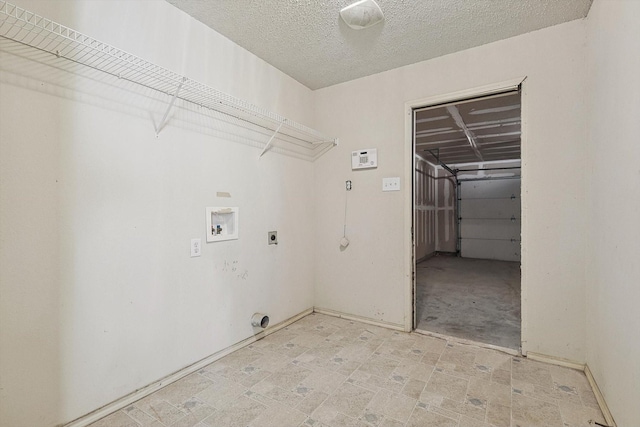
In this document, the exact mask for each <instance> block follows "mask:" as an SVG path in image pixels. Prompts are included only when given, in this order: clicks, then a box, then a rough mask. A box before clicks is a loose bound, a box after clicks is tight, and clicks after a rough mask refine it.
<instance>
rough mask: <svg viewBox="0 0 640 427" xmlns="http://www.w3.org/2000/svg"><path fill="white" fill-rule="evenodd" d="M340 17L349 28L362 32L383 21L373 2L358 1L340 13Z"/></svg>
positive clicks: (379, 10) (382, 15)
mask: <svg viewBox="0 0 640 427" xmlns="http://www.w3.org/2000/svg"><path fill="white" fill-rule="evenodd" d="M340 17H341V18H342V20H343V21H344V22H345V24H347V25H348V26H349V27H350V28H353V29H354V30H362V29H364V28H369V27H371V26H373V25H376V24H377V23H379V22H382V21H383V20H384V14H383V13H382V9H380V6H378V3H376V2H375V1H374V0H360V1H357V2H355V3H353V4H352V5H349V6H347V7H345V8H344V9H342V10H341V11H340Z"/></svg>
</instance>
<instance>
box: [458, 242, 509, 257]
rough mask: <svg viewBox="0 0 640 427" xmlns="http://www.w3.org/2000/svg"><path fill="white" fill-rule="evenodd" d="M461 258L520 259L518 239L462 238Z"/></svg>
mask: <svg viewBox="0 0 640 427" xmlns="http://www.w3.org/2000/svg"><path fill="white" fill-rule="evenodd" d="M460 249H461V253H460V254H461V255H462V257H463V258H479V259H497V260H502V261H518V262H519V261H520V241H513V242H512V241H510V240H484V239H481V240H476V239H462V245H461V248H460Z"/></svg>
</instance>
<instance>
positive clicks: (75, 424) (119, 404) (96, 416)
mask: <svg viewBox="0 0 640 427" xmlns="http://www.w3.org/2000/svg"><path fill="white" fill-rule="evenodd" d="M313 311H314V309H313V308H308V309H306V310H305V311H303V312H301V313H298V314H296V315H295V316H293V317H290V318H289V319H286V320H284V321H282V322H280V323H278V324H276V325H273V326H270V327H269V328H268V329H266V330H264V331H261V332H259V333H257V334H255V335H253V336H251V337H249V338H246V339H244V340H242V341H240V342H238V343H236V344H233V345H231V346H229V347H226V348H224V349H222V350H220V351H217V352H215V353H213V354H212V355H210V356H207V357H205V358H204V359H202V360H199V361H197V362H196V363H194V364H192V365H189V366H187V367H185V368H182V369H180V370H179V371H177V372H174V373H173V374H170V375H167V376H166V377H164V378H162V379H160V380H158V381H156V382H154V383H151V384H149V385H148V386H146V387H143V388H141V389H139V390H136V391H134V392H133V393H130V394H128V395H126V396H124V397H122V398H120V399H118V400H116V401H114V402H111V403H109V404H107V405H105V406H103V407H102V408H100V409H96V410H95V411H93V412H91V413H89V414H87V415H83V416H82V417H80V418H77V419H75V420H73V421H71V422H69V423H67V424H64V427H86V426H88V425H89V424H91V423H94V422H96V421H98V420H100V419H102V418H104V417H106V416H107V415H110V414H112V413H114V412H116V411H119V410H120V409H123V408H126V407H127V406H129V405H131V404H132V403H134V402H136V401H138V400H140V399H142V398H143V397H146V396H148V395H150V394H152V393H155V392H156V391H158V390H160V389H161V388H163V387H165V386H167V385H169V384H171V383H173V382H176V381H178V380H179V379H182V378H184V377H186V376H187V375H190V374H192V373H194V372H197V371H199V370H200V369H202V368H204V367H205V366H207V365H208V364H210V363H213V362H215V361H216V360H218V359H221V358H223V357H224V356H226V355H228V354H229V353H232V352H234V351H236V350H239V349H241V348H242V347H246V346H248V345H249V344H252V343H254V342H256V341H258V340H260V339H262V338H264V337H266V336H268V335H271V334H272V333H274V332H277V331H279V330H280V329H282V328H285V327H287V326H289V325H290V324H292V323H294V322H296V321H298V320H300V319H302V318H303V317H305V316H308V315H309V314H311V313H313Z"/></svg>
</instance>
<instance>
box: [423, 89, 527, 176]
mask: <svg viewBox="0 0 640 427" xmlns="http://www.w3.org/2000/svg"><path fill="white" fill-rule="evenodd" d="M414 131H415V135H414V139H415V145H416V153H417V154H419V155H421V156H422V157H424V158H425V159H427V160H432V161H433V160H434V159H435V158H436V157H437V159H438V160H439V161H441V162H443V163H446V164H459V163H477V162H490V161H496V160H519V159H520V134H521V119H520V93H518V92H516V91H514V92H510V93H507V94H500V95H494V96H489V97H484V98H478V99H474V100H469V101H464V102H458V103H452V104H447V105H439V106H433V107H427V108H423V109H420V110H416V111H415V127H414Z"/></svg>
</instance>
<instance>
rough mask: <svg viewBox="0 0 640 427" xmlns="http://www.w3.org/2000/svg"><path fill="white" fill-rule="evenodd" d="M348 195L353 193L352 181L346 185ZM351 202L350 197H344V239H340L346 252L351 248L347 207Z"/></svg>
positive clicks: (341, 245) (341, 247) (341, 246)
mask: <svg viewBox="0 0 640 427" xmlns="http://www.w3.org/2000/svg"><path fill="white" fill-rule="evenodd" d="M345 184H346V187H347V193H349V191H351V181H347V182H346V183H345ZM348 201H349V195H348V194H345V195H344V226H343V228H342V239H340V250H342V251H343V250H345V249H346V248H347V246H349V239H347V205H348Z"/></svg>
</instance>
